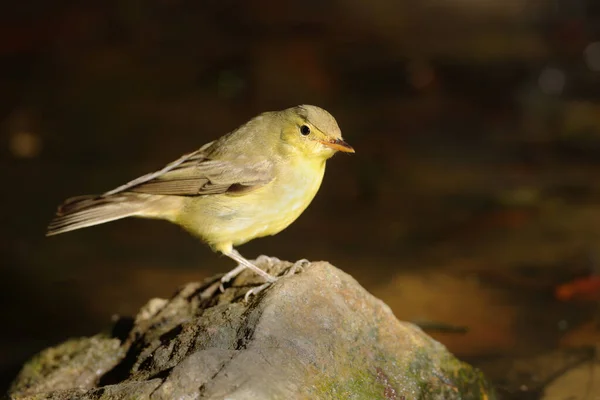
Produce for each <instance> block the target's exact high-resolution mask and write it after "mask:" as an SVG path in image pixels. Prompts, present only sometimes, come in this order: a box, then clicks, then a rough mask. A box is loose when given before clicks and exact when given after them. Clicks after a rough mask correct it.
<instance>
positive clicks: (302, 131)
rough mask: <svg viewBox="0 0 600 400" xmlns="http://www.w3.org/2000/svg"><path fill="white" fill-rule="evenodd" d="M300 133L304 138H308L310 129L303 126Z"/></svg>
mask: <svg viewBox="0 0 600 400" xmlns="http://www.w3.org/2000/svg"><path fill="white" fill-rule="evenodd" d="M300 133H301V134H302V135H304V136H307V135H308V134H310V128H309V127H308V126H306V125H302V126H301V127H300Z"/></svg>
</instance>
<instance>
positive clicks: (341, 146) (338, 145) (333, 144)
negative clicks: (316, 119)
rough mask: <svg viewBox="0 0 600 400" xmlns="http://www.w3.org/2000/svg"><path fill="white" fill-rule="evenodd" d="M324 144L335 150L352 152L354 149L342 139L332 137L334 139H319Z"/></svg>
mask: <svg viewBox="0 0 600 400" xmlns="http://www.w3.org/2000/svg"><path fill="white" fill-rule="evenodd" d="M319 143H321V144H322V145H324V146H327V147H330V148H332V149H334V150H337V151H342V152H344V153H354V149H353V148H352V146H350V145H349V144H348V143H346V142H344V141H343V140H342V139H334V140H331V141H329V140H319Z"/></svg>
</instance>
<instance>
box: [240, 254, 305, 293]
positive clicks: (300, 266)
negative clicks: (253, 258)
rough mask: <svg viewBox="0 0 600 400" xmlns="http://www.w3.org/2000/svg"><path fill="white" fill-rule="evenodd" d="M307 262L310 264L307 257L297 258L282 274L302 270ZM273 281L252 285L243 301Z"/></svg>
mask: <svg viewBox="0 0 600 400" xmlns="http://www.w3.org/2000/svg"><path fill="white" fill-rule="evenodd" d="M261 257H262V256H261ZM259 258H260V257H259ZM269 258H275V257H269ZM276 260H277V261H279V259H276ZM257 261H258V259H257ZM307 264H310V261H308V260H307V259H302V260H298V261H296V262H295V263H294V264H293V265H292V266H291V267H290V268H288V270H287V271H286V272H285V274H284V275H283V276H292V275H294V274H296V273H298V272H302V270H303V269H304V267H305V266H306V265H307ZM278 279H279V278H278ZM273 283H274V282H267V283H263V284H262V285H260V286H256V287H253V288H252V289H250V290H248V291H247V292H246V294H245V295H244V301H245V302H248V300H249V299H250V296H256V295H257V294H259V293H260V292H262V291H263V290H265V289H266V288H268V287H269V286H271V285H272V284H273Z"/></svg>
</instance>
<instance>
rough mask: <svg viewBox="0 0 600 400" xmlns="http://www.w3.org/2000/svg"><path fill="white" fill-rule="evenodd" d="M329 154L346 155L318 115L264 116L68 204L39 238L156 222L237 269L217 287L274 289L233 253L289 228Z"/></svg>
mask: <svg viewBox="0 0 600 400" xmlns="http://www.w3.org/2000/svg"><path fill="white" fill-rule="evenodd" d="M337 151H342V152H347V153H354V149H353V148H352V147H350V146H349V145H348V144H347V143H346V142H344V140H343V139H342V134H341V131H340V128H339V127H338V124H337V122H336V120H335V118H333V116H332V115H331V114H329V113H328V112H327V111H325V110H323V109H322V108H319V107H316V106H311V105H301V106H297V107H293V108H288V109H286V110H283V111H273V112H266V113H263V114H261V115H259V116H257V117H255V118H253V119H252V120H250V121H248V122H247V123H246V124H244V125H242V126H240V127H239V128H237V129H236V130H234V131H232V132H230V133H228V134H226V135H225V136H223V137H221V138H219V139H217V140H215V141H213V142H210V143H207V144H206V145H204V146H202V147H201V148H200V149H198V150H196V151H194V152H193V153H190V154H186V155H184V156H183V157H181V158H179V159H178V160H176V161H174V162H172V163H170V164H168V165H167V166H165V167H164V168H163V169H161V170H159V171H156V172H153V173H150V174H147V175H144V176H141V177H139V178H137V179H134V180H132V181H131V182H129V183H126V184H124V185H122V186H119V187H118V188H116V189H114V190H111V191H109V192H106V193H104V194H102V195H99V196H80V197H75V198H72V199H68V200H67V201H66V202H65V203H64V204H63V205H62V206H60V207H59V209H58V212H57V214H56V217H55V218H54V219H53V220H52V222H51V223H50V225H49V227H48V233H47V235H48V236H50V235H56V234H59V233H63V232H68V231H72V230H75V229H79V228H85V227H88V226H92V225H98V224H102V223H104V222H109V221H114V220H117V219H121V218H126V217H141V218H155V219H164V220H167V221H170V222H173V223H175V224H178V225H180V226H182V227H183V228H185V229H186V230H187V231H189V232H190V233H192V234H193V235H195V236H198V237H199V238H200V239H202V240H203V241H204V242H206V243H207V244H208V245H209V246H210V247H211V248H212V249H213V250H216V251H220V252H221V253H223V254H224V255H226V256H228V257H230V258H232V259H233V260H235V261H236V262H237V263H238V267H237V268H235V269H234V270H232V271H231V272H230V273H228V274H227V275H225V276H224V277H223V281H224V282H226V281H227V280H230V279H231V278H233V277H234V276H236V275H237V274H239V273H240V272H241V271H242V270H243V269H245V268H250V269H252V270H253V271H254V272H256V273H257V274H259V275H260V276H262V277H263V278H264V279H265V280H266V281H267V282H274V281H275V280H276V278H275V277H273V276H271V275H270V274H268V273H266V272H265V271H263V270H262V269H260V268H258V267H257V266H255V265H254V264H252V263H251V262H250V261H248V260H246V259H245V258H244V257H242V256H241V254H240V253H238V252H237V251H236V250H235V249H234V246H238V245H241V244H243V243H246V242H248V241H250V240H252V239H254V238H258V237H263V236H267V235H275V234H277V233H279V232H281V231H282V230H283V229H285V228H286V227H288V226H289V225H290V224H291V223H292V222H294V221H295V220H296V218H298V217H299V216H300V214H302V212H303V211H304V210H305V209H306V207H308V205H309V204H310V202H311V201H312V199H313V198H314V197H315V194H316V193H317V191H318V190H319V186H321V181H322V180H323V174H324V173H325V162H326V161H327V159H329V158H330V157H331V156H333V155H334V154H335V153H336V152H337Z"/></svg>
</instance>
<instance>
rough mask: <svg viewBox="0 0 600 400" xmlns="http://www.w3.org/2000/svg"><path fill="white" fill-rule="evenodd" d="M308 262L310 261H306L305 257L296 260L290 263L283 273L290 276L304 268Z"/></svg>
mask: <svg viewBox="0 0 600 400" xmlns="http://www.w3.org/2000/svg"><path fill="white" fill-rule="evenodd" d="M308 264H310V261H308V260H307V259H306V258H303V259H302V260H298V261H296V262H295V263H294V265H292V266H291V267H290V268H289V269H288V270H287V272H286V273H285V276H291V275H295V274H296V273H297V272H302V271H303V270H304V267H305V266H307V265H308Z"/></svg>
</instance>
